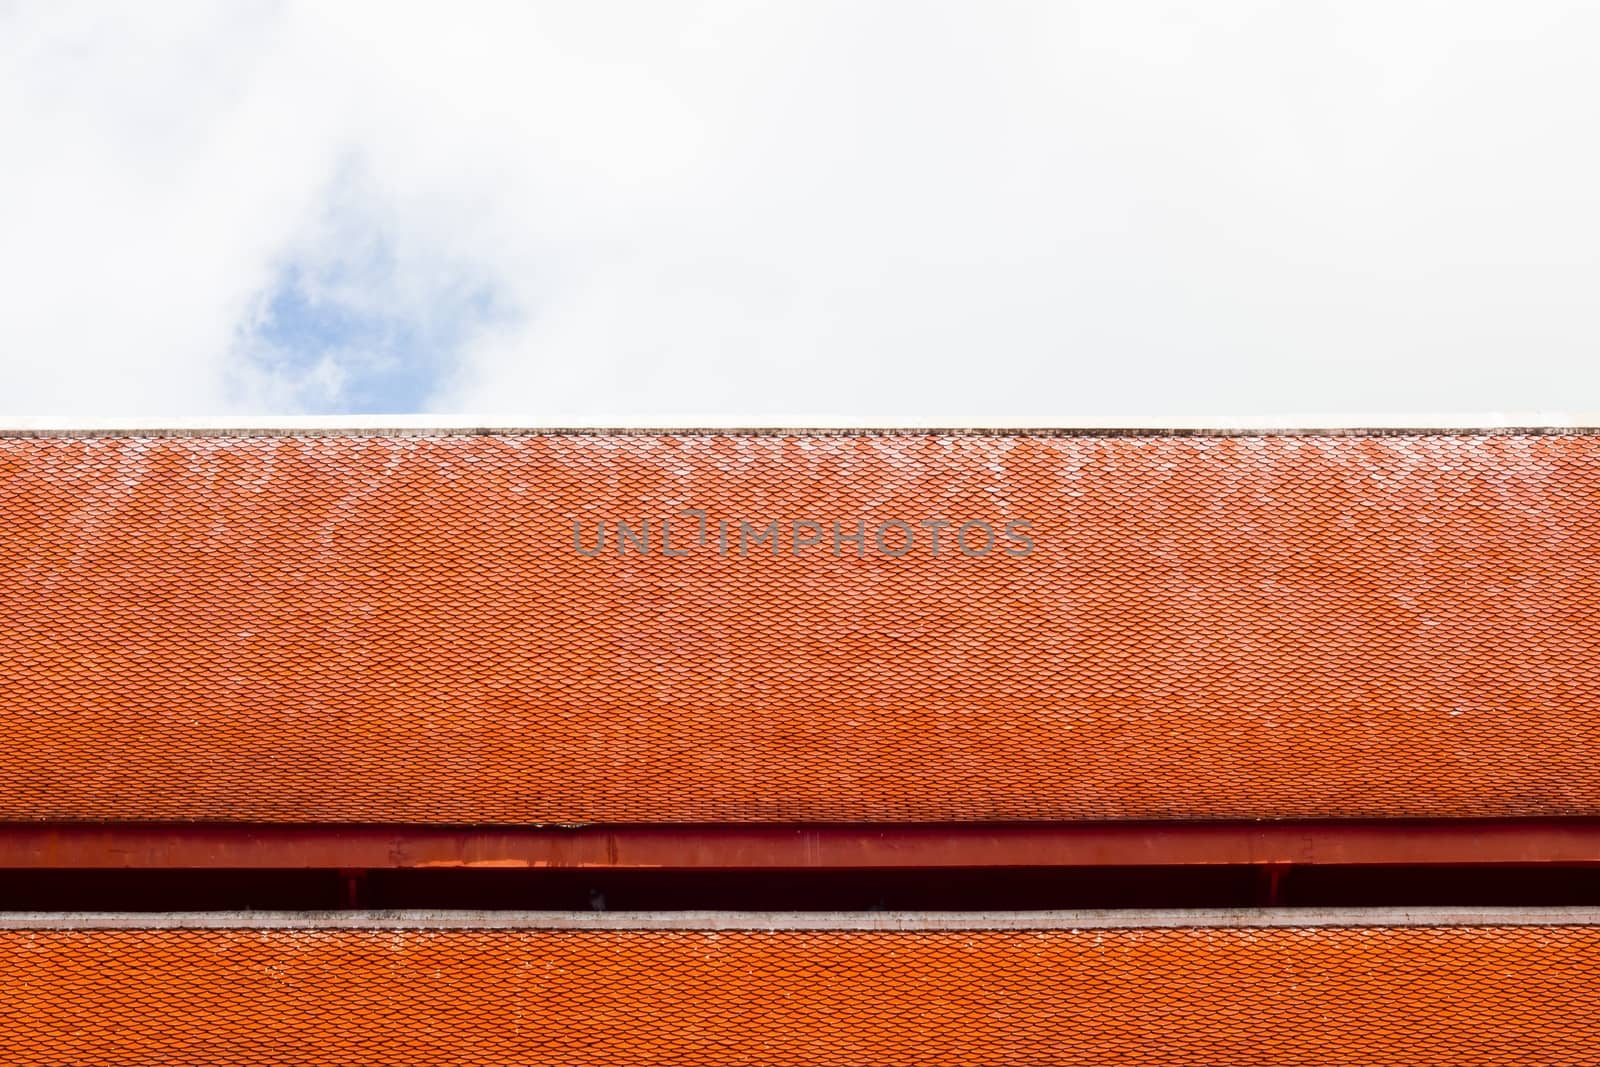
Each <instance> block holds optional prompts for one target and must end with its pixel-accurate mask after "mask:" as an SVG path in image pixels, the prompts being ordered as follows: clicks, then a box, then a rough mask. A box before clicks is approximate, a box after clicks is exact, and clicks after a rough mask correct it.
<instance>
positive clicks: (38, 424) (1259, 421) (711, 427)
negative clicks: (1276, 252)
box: [0, 411, 1600, 437]
mask: <svg viewBox="0 0 1600 1067" xmlns="http://www.w3.org/2000/svg"><path fill="white" fill-rule="evenodd" d="M1591 429H1600V414H1583V413H1570V412H1548V411H1532V412H1476V413H1465V414H1441V413H1437V412H1433V413H1417V414H1398V415H1396V414H1325V415H1318V414H1284V415H1214V416H1197V417H1170V418H1169V417H1163V416H1150V415H1138V416H1099V417H1094V416H1091V417H1070V418H1063V417H1060V416H1052V415H1040V416H1036V417H1026V418H1006V419H991V418H985V419H973V418H964V417H961V416H926V415H917V416H898V417H885V418H848V417H839V416H830V415H818V416H809V415H808V416H797V415H751V416H748V417H738V418H729V417H727V416H726V415H689V416H682V415H678V416H631V415H601V416H595V415H577V416H549V417H544V416H530V415H204V416H186V417H181V418H78V417H71V416H52V415H37V416H29V415H23V416H0V436H8V437H9V436H29V437H50V436H73V437H88V436H119V437H128V436H152V437H177V436H195V437H203V436H233V435H239V436H272V435H284V436H287V435H295V434H330V433H342V434H354V435H371V436H381V435H386V434H396V435H401V434H403V435H424V434H490V433H503V434H538V433H570V432H584V431H587V432H615V433H639V432H652V431H656V432H668V433H671V432H693V433H711V432H721V433H734V434H736V433H773V432H784V431H789V432H803V431H812V432H818V433H840V432H849V431H857V432H862V433H868V432H871V433H884V432H892V431H910V432H930V431H944V432H950V433H985V432H988V433H1005V432H1007V431H1011V432H1023V431H1033V432H1038V433H1057V434H1067V435H1070V434H1074V433H1082V434H1085V435H1093V434H1095V433H1097V432H1099V433H1118V434H1141V433H1143V434H1150V435H1159V434H1163V433H1182V434H1206V433H1215V434H1231V435H1238V434H1244V433H1251V432H1255V433H1268V432H1281V433H1295V434H1309V433H1317V432H1333V433H1341V432H1342V433H1350V432H1359V431H1377V432H1383V431H1389V432H1405V431H1411V432H1424V433H1425V432H1429V431H1443V432H1455V433H1461V432H1471V431H1474V430H1478V431H1499V432H1505V431H1507V430H1527V431H1530V432H1547V433H1548V432H1560V431H1569V432H1570V431H1573V430H1591Z"/></svg>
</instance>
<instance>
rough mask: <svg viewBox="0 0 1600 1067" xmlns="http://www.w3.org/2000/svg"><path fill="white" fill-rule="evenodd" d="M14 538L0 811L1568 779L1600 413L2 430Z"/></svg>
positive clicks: (711, 803)
mask: <svg viewBox="0 0 1600 1067" xmlns="http://www.w3.org/2000/svg"><path fill="white" fill-rule="evenodd" d="M683 509H702V510H703V511H704V512H705V513H706V515H707V517H708V519H709V523H710V527H709V534H708V537H707V543H705V544H698V543H696V538H695V536H694V535H695V534H696V533H697V531H698V528H699V520H698V518H681V520H680V524H679V525H676V526H675V527H674V532H673V537H674V539H675V541H674V546H675V548H676V549H677V550H678V551H681V552H683V553H684V554H683V555H682V556H675V557H670V558H669V557H667V556H664V555H663V554H662V553H661V551H660V548H661V546H660V541H659V537H660V520H661V519H662V518H663V517H669V516H672V515H674V514H678V513H680V512H681V511H682V510H683ZM740 519H744V520H747V521H748V522H750V523H751V524H752V528H753V529H759V528H762V527H764V526H765V524H766V523H768V522H771V521H776V522H778V523H779V524H780V528H779V533H780V535H781V537H782V538H783V540H782V543H781V544H780V546H779V547H780V548H781V551H780V552H779V553H778V554H776V555H774V554H771V551H770V549H769V546H768V545H766V544H761V545H758V546H756V548H755V549H753V550H750V549H748V546H747V552H746V554H744V555H740V554H739V552H738V551H737V545H738V541H737V533H738V526H737V522H738V520H740ZM575 520H576V521H578V522H579V523H580V524H581V525H580V528H579V532H580V533H581V534H582V536H583V543H584V544H585V546H586V547H590V548H592V547H593V544H594V535H595V524H596V523H597V522H599V521H604V522H606V523H608V524H614V523H615V522H616V521H618V520H626V521H628V522H629V523H632V524H635V525H634V527H633V528H634V529H635V530H636V531H637V530H638V528H639V525H641V524H642V523H643V522H644V521H645V520H649V521H650V522H651V523H652V533H651V537H652V538H653V540H652V543H651V547H652V549H653V551H652V552H651V554H649V555H641V554H638V553H637V552H630V553H627V554H617V552H616V551H615V537H614V535H615V528H614V526H613V527H612V534H613V538H612V540H611V541H610V542H608V544H607V548H606V551H605V552H604V553H603V554H601V555H599V556H595V557H588V556H584V555H581V554H580V553H579V552H578V551H576V550H575V546H574V530H573V524H574V521H575ZM798 520H815V521H817V522H819V523H822V524H824V525H823V527H822V529H823V531H824V533H823V537H824V540H823V543H822V544H820V545H816V546H810V547H802V548H800V549H799V550H798V551H796V549H795V546H794V545H793V533H794V532H795V531H794V528H793V526H792V524H793V523H794V522H796V521H798ZM935 520H949V521H950V522H951V523H952V524H953V525H951V526H948V527H944V528H943V529H942V531H941V532H942V534H943V537H944V540H943V542H942V551H941V552H940V554H938V555H934V554H933V552H932V550H931V544H930V541H931V531H930V530H929V528H928V527H926V526H923V525H921V524H922V523H924V522H927V521H935ZM719 521H728V522H732V523H734V526H733V527H732V530H733V537H734V538H735V540H734V545H735V548H734V550H732V551H730V552H729V553H728V554H727V555H719V554H718V552H717V549H716V541H717V534H716V530H717V524H718V522H719ZM835 521H837V522H839V523H840V524H841V526H840V532H841V534H850V533H853V532H854V530H855V528H856V527H855V524H856V523H857V522H858V521H859V522H862V523H864V524H865V529H866V530H867V531H868V542H867V547H866V549H865V550H864V554H862V555H860V556H859V557H858V555H857V549H856V547H855V545H854V543H852V542H848V541H841V542H840V545H839V554H837V555H836V554H834V552H833V549H832V546H831V545H830V543H829V542H830V541H831V538H832V531H831V528H830V527H829V526H828V525H827V524H831V523H833V522H835ZM969 521H982V522H986V523H988V524H989V526H990V528H991V529H993V530H994V531H995V533H996V546H995V547H994V548H992V549H991V550H990V551H989V552H988V553H987V554H985V555H967V554H963V553H962V552H961V551H959V548H958V546H956V545H955V543H954V531H956V529H957V525H958V524H960V523H964V522H969ZM885 522H902V523H905V524H907V525H908V526H909V527H910V533H911V534H912V536H913V538H914V542H913V547H912V549H911V550H910V551H908V552H907V553H906V554H905V555H901V556H893V555H889V554H886V553H885V552H883V551H880V550H879V549H878V547H877V546H876V544H874V540H875V539H874V538H873V536H872V535H873V531H875V530H876V529H878V528H879V527H880V526H881V524H883V523H885ZM1007 522H1025V523H1028V524H1029V525H1028V526H1027V527H1014V528H1013V532H1014V533H1024V534H1025V535H1026V536H1027V537H1029V538H1031V542H1032V550H1031V551H1030V552H1028V553H1027V554H1020V553H1021V551H1022V549H1023V543H1022V542H1021V541H1020V540H1018V539H1013V540H1010V541H1007V540H1006V539H1005V538H1004V530H1005V523H1007ZM884 529H885V530H886V539H885V545H886V547H887V548H888V549H889V550H890V551H894V550H897V549H898V548H899V546H900V541H901V539H902V538H903V534H902V531H901V529H900V528H899V527H897V526H893V525H891V526H889V527H885V528H884ZM800 531H801V534H802V539H805V538H806V537H807V536H809V535H810V534H811V532H812V530H811V528H810V527H801V528H800ZM969 534H970V537H969V545H968V547H969V549H975V548H977V547H980V546H981V544H982V543H983V541H984V534H983V531H982V529H981V528H980V527H976V526H974V527H970V528H969ZM747 540H748V539H747ZM0 546H3V551H0V649H3V662H0V731H3V736H4V737H5V740H6V749H5V753H4V756H3V758H0V819H221V820H319V821H380V822H381V821H389V822H398V821H416V822H435V823H492V822H502V823H513V822H600V821H610V822H629V821H644V822H649V821H721V820H765V821H782V820H828V821H884V820H894V821H949V820H968V821H970V820H1060V819H1125V818H1168V817H1182V818H1201V817H1212V818H1293V817H1390V816H1438V815H1460V816H1535V815H1538V816H1552V815H1568V814H1584V815H1591V816H1592V815H1600V758H1597V757H1600V437H1596V436H1592V435H1581V434H1580V435H1572V436H1561V435H1536V434H1534V435H1530V434H1511V435H1470V434H1442V435H1432V436H1429V435H1409V436H1266V437H1250V436H1241V437H1203V436H1200V437H1095V436H1005V435H998V436H950V435H945V436H940V435H918V434H906V435H888V436H871V435H833V436H801V437H793V436H783V435H770V436H761V435H743V436H740V435H731V436H730V435H722V436H717V435H682V436H661V435H629V434H617V435H610V436H603V435H602V436H577V435H545V436H540V435H529V436H518V435H498V436H497V435H490V436H474V435H468V434H461V435H439V436H404V435H396V436H341V435H325V436H304V437H293V436H240V437H224V436H213V437H162V438H129V437H100V438H93V437H91V438H38V439H28V438H5V439H0ZM1006 549H1010V550H1011V551H1012V552H1013V553H1016V554H1007V551H1006Z"/></svg>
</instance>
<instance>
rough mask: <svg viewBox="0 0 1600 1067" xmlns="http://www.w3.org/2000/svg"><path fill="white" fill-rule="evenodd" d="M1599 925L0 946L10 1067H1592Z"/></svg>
mask: <svg viewBox="0 0 1600 1067" xmlns="http://www.w3.org/2000/svg"><path fill="white" fill-rule="evenodd" d="M1597 987H1600V928H1597V927H1593V926H1554V927H1542V926H1499V927H1427V926H1423V927H1376V928H1374V927H1365V928H1361V927H1358V928H1318V927H1302V928H1295V927H1288V928H1255V929H1220V928H1175V929H1116V928H1113V929H1083V930H1059V929H1057V930H1012V931H1002V930H964V931H942V932H903V931H902V932H873V931H859V930H857V931H819V930H804V931H795V930H790V931H779V932H755V931H748V930H742V931H739V930H736V931H728V930H721V931H687V930H564V931H552V930H505V929H499V930H449V931H440V930H415V929H413V930H396V929H391V930H349V929H301V930H293V929H291V930H284V929H253V930H245V929H222V930H215V929H213V930H193V929H165V930H78V931H68V930H8V931H5V932H0V1031H3V1033H4V1035H5V1051H4V1053H3V1055H4V1058H5V1059H6V1060H7V1061H8V1062H17V1063H22V1062H27V1063H152V1064H154V1063H159V1064H212V1063H218V1062H223V1061H227V1062H251V1063H263V1064H313V1063H315V1064H322V1063H356V1062H360V1063H384V1064H395V1065H404V1064H438V1063H504V1064H557V1063H577V1062H584V1063H651V1064H694V1065H717V1064H755V1063H759V1064H841V1065H843V1064H849V1065H858V1064H866V1063H970V1064H1000V1063H1007V1064H1015V1063H1025V1064H1103V1063H1108V1062H1136V1063H1154V1062H1160V1063H1173V1064H1216V1063H1261V1064H1267V1063H1274V1064H1276V1063H1350V1064H1355V1063H1360V1064H1372V1063H1489V1062H1494V1063H1511V1062H1516V1063H1539V1064H1579V1063H1582V1064H1592V1063H1594V1062H1595V1050H1596V1048H1600V1012H1596V1011H1595V1004H1594V995H1595V989H1596V988H1597Z"/></svg>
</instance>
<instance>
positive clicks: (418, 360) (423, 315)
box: [245, 241, 496, 414]
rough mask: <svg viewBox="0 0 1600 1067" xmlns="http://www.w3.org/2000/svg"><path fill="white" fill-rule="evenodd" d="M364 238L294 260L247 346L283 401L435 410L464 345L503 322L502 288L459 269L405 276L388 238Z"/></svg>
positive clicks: (322, 408)
mask: <svg viewBox="0 0 1600 1067" xmlns="http://www.w3.org/2000/svg"><path fill="white" fill-rule="evenodd" d="M362 244H364V245H365V247H359V246H358V250H356V252H355V255H354V256H352V255H351V254H350V250H348V249H347V250H346V251H345V252H344V254H342V255H340V256H339V257H338V258H336V259H335V260H334V261H333V262H316V261H310V262H307V261H302V262H291V263H288V264H286V265H285V266H283V267H282V268H281V269H280V270H279V272H278V274H277V276H276V277H275V278H274V280H273V283H272V285H271V286H270V287H269V288H268V290H267V291H266V293H265V294H264V295H263V298H262V300H261V301H260V302H259V303H258V304H257V312H256V314H255V316H253V319H252V322H251V323H250V325H249V327H248V334H249V336H248V338H247V344H246V345H245V352H246V353H247V356H246V358H247V359H248V360H249V361H250V362H251V363H252V364H253V367H252V369H253V370H254V371H255V372H256V374H257V376H264V378H265V379H266V380H267V381H268V382H270V383H272V387H271V388H270V389H268V390H267V395H268V396H270V397H271V398H272V403H273V404H274V406H282V405H284V404H288V405H290V406H292V407H294V408H296V409H298V410H300V411H303V412H305V413H308V414H380V413H404V412H420V411H426V410H427V408H428V402H429V398H430V397H432V396H433V395H434V394H435V393H436V392H437V391H438V389H439V387H440V385H441V383H442V381H443V380H444V378H445V377H446V376H447V375H448V374H449V373H450V372H451V370H452V369H453V368H454V366H455V361H456V357H457V356H458V354H459V353H460V351H461V348H462V346H463V345H464V344H465V343H466V342H467V341H468V340H469V339H470V338H471V336H472V335H473V334H474V333H475V332H477V331H478V330H480V329H481V328H483V327H484V326H486V325H488V324H489V323H490V322H492V320H494V319H495V318H496V301H495V297H494V291H493V289H492V287H490V286H488V285H485V284H481V283H475V282H472V281H471V280H469V279H467V278H465V277H463V276H461V275H459V274H452V273H451V272H449V271H442V272H439V273H438V274H434V275H431V276H429V277H428V278H426V279H425V280H420V281H419V280H418V279H417V277H416V276H415V272H413V273H412V274H411V275H410V276H408V277H405V278H402V277H401V272H399V271H398V270H397V268H396V264H395V260H394V257H393V255H392V254H391V253H390V251H389V249H388V248H387V246H386V245H385V243H384V242H382V241H367V242H362Z"/></svg>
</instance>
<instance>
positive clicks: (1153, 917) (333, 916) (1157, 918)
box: [0, 907, 1600, 933]
mask: <svg viewBox="0 0 1600 1067" xmlns="http://www.w3.org/2000/svg"><path fill="white" fill-rule="evenodd" d="M1385 926H1428V927H1440V926H1600V908H1593V907H1555V908H1548V907H1547V908H1437V907H1432V908H1238V909H1205V910H1187V909H1163V910H1134V909H1127V910H1106V911H989V912H940V911H914V912H896V911H881V912H780V911H771V912H763V911H655V912H647V911H631V912H630V911H608V912H594V911H548V912H538V911H351V912H0V933H3V932H4V931H8V930H707V931H716V930H753V931H782V930H840V931H848V930H860V931H923V932H928V931H940V930H951V931H960V930H1139V929H1171V928H1178V927H1183V928H1190V927H1193V928H1218V929H1237V928H1254V927H1294V928H1317V927H1385Z"/></svg>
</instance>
